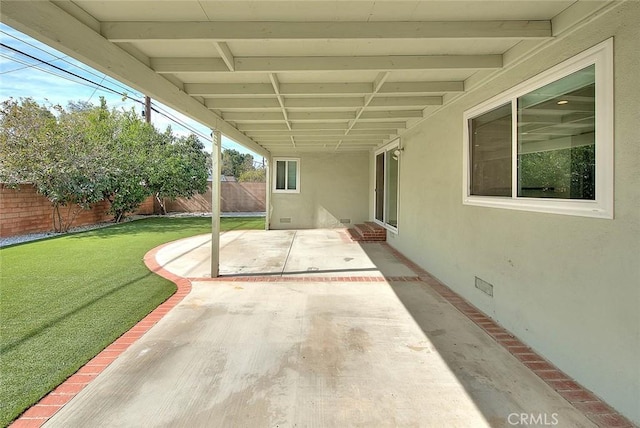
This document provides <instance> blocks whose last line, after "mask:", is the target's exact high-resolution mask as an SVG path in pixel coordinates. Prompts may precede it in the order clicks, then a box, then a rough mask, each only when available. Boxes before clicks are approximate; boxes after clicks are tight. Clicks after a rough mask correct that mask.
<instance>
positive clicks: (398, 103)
mask: <svg viewBox="0 0 640 428" xmlns="http://www.w3.org/2000/svg"><path fill="white" fill-rule="evenodd" d="M439 105H442V97H380V96H376V97H375V98H373V99H372V100H371V102H370V103H369V105H368V106H367V107H420V106H422V107H424V106H439Z"/></svg>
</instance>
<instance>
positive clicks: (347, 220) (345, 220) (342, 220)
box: [340, 218, 351, 224]
mask: <svg viewBox="0 0 640 428" xmlns="http://www.w3.org/2000/svg"><path fill="white" fill-rule="evenodd" d="M340 223H342V224H351V219H350V218H341V219H340Z"/></svg>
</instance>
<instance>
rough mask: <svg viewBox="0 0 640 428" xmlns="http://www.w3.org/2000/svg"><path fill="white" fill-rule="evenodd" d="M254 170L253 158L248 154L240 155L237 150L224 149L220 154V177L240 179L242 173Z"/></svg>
mask: <svg viewBox="0 0 640 428" xmlns="http://www.w3.org/2000/svg"><path fill="white" fill-rule="evenodd" d="M253 169H255V167H254V166H253V156H251V155H250V154H248V153H244V154H243V153H240V152H239V151H237V150H233V149H225V150H224V151H223V152H222V168H221V170H222V175H227V176H234V177H235V178H236V179H238V178H240V175H242V173H243V172H246V171H251V170H253Z"/></svg>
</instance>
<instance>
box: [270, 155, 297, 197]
mask: <svg viewBox="0 0 640 428" xmlns="http://www.w3.org/2000/svg"><path fill="white" fill-rule="evenodd" d="M273 165H274V173H273V192H274V193H300V159H297V158H274V159H273Z"/></svg>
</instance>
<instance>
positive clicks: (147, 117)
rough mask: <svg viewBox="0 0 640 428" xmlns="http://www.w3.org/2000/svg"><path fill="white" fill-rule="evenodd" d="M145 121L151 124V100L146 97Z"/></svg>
mask: <svg viewBox="0 0 640 428" xmlns="http://www.w3.org/2000/svg"><path fill="white" fill-rule="evenodd" d="M144 119H145V120H146V121H147V123H151V98H149V97H148V96H146V95H145V97H144Z"/></svg>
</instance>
